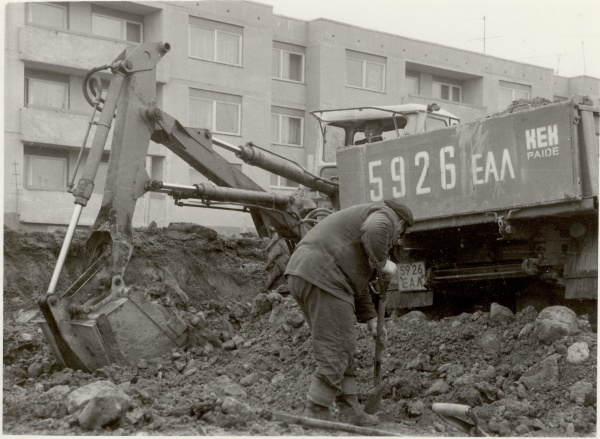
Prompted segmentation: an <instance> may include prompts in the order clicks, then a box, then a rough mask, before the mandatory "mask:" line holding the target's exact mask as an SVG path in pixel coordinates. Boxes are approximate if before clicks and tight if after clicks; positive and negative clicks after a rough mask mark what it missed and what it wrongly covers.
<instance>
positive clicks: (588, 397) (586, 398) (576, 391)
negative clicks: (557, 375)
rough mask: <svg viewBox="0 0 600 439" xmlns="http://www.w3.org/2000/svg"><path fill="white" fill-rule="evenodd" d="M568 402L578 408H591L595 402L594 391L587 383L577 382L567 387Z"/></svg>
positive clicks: (591, 385)
mask: <svg viewBox="0 0 600 439" xmlns="http://www.w3.org/2000/svg"><path fill="white" fill-rule="evenodd" d="M569 400H570V401H571V402H574V403H575V404H577V405H579V406H591V405H593V404H594V403H595V402H596V390H595V389H594V385H593V384H592V383H590V382H588V381H577V382H576V383H575V384H573V385H572V386H571V387H569Z"/></svg>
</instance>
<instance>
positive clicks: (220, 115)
mask: <svg viewBox="0 0 600 439" xmlns="http://www.w3.org/2000/svg"><path fill="white" fill-rule="evenodd" d="M189 93H190V94H189V96H190V103H189V106H190V124H191V126H193V127H196V128H206V129H209V130H211V131H213V132H215V133H220V134H233V135H236V136H239V135H240V134H241V131H240V126H241V113H242V112H241V108H242V97H241V96H236V95H230V94H226V93H217V92H213V91H208V90H198V89H195V88H190V92H189Z"/></svg>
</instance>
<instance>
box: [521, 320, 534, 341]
mask: <svg viewBox="0 0 600 439" xmlns="http://www.w3.org/2000/svg"><path fill="white" fill-rule="evenodd" d="M533 326H534V325H533V323H531V322H529V323H526V324H525V326H523V328H522V329H521V331H520V332H519V335H518V336H517V338H518V339H519V340H522V339H524V338H525V337H527V336H528V335H529V334H531V331H532V330H533Z"/></svg>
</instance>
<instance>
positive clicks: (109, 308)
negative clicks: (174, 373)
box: [40, 257, 188, 371]
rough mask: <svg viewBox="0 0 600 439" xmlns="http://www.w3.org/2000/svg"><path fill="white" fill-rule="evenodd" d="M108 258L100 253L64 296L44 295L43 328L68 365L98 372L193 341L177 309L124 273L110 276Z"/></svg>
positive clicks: (52, 345) (64, 364)
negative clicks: (166, 305) (154, 297)
mask: <svg viewBox="0 0 600 439" xmlns="http://www.w3.org/2000/svg"><path fill="white" fill-rule="evenodd" d="M108 261H109V259H108V258H106V257H104V258H100V259H99V260H98V261H97V263H96V264H95V265H93V266H92V267H91V269H89V270H88V271H87V272H86V273H85V274H84V275H83V276H82V277H81V278H80V279H79V280H78V281H77V282H76V283H75V284H74V285H73V286H72V287H71V288H69V289H68V290H67V292H66V293H65V294H63V295H62V296H61V297H60V298H59V297H57V296H56V295H55V296H53V297H51V298H49V299H42V300H40V308H41V310H42V313H43V316H44V321H42V322H40V325H41V328H42V332H43V333H44V335H45V337H46V339H47V340H48V342H49V344H50V347H51V349H52V351H53V353H54V355H55V356H56V358H57V359H58V360H59V361H60V363H61V364H62V365H63V366H65V367H69V368H71V369H81V370H84V371H93V370H95V369H98V368H100V367H103V366H107V365H109V364H112V363H116V364H121V365H128V364H135V363H136V362H137V360H139V359H142V358H153V357H157V356H160V355H163V354H165V353H167V352H169V351H170V350H172V349H174V348H177V347H182V346H184V345H185V344H186V342H187V338H188V327H187V325H186V323H185V322H184V321H183V320H182V319H181V318H180V317H179V316H178V315H177V314H174V313H172V312H167V311H166V310H165V309H164V308H162V307H160V306H159V305H156V304H154V303H152V302H151V301H150V300H148V299H147V298H146V297H145V296H144V294H143V292H142V291H141V290H138V289H133V288H128V287H126V286H125V283H124V282H123V279H122V277H121V276H115V277H113V278H112V282H110V281H109V279H110V278H109V277H108V276H106V274H105V273H106V267H107V266H108V264H107V263H108ZM98 265H104V266H103V267H101V269H100V270H97V266H98Z"/></svg>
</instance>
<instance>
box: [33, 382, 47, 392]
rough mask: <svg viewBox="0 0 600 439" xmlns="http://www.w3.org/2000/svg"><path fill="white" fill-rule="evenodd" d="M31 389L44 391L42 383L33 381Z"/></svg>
mask: <svg viewBox="0 0 600 439" xmlns="http://www.w3.org/2000/svg"><path fill="white" fill-rule="evenodd" d="M33 390H35V391H36V392H40V393H41V392H43V391H44V385H43V384H42V383H35V384H34V385H33Z"/></svg>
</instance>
